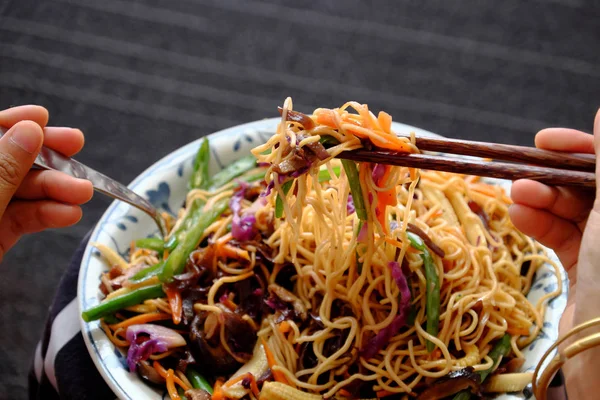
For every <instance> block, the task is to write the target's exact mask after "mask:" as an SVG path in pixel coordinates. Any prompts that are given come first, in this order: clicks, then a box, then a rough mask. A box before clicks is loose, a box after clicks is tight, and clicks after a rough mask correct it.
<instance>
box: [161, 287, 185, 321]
mask: <svg viewBox="0 0 600 400" xmlns="http://www.w3.org/2000/svg"><path fill="white" fill-rule="evenodd" d="M165 293H166V294H167V299H169V306H171V314H172V315H173V323H174V324H175V325H179V323H180V322H181V315H182V313H183V301H182V300H181V293H179V291H178V290H173V289H169V288H167V289H166V290H165Z"/></svg>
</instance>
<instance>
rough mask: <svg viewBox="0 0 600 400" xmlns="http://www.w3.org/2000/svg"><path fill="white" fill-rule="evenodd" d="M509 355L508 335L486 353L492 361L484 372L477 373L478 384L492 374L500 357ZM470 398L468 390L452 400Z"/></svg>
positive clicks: (466, 399) (459, 393) (467, 399)
mask: <svg viewBox="0 0 600 400" xmlns="http://www.w3.org/2000/svg"><path fill="white" fill-rule="evenodd" d="M508 353H510V335H509V334H506V335H504V336H502V337H501V338H500V340H498V341H497V342H496V344H495V345H494V347H493V348H492V350H491V351H490V352H489V353H488V356H490V358H491V359H492V361H493V364H492V367H491V368H489V369H486V370H485V371H481V372H479V376H480V377H481V379H480V382H479V383H483V381H485V378H487V377H488V375H489V374H491V373H492V371H493V369H494V367H496V364H498V360H499V359H500V356H502V357H506V356H507V355H508ZM470 398H471V392H470V391H469V390H468V389H465V390H463V391H460V392H458V393H457V394H456V395H455V396H454V398H453V399H452V400H469V399H470Z"/></svg>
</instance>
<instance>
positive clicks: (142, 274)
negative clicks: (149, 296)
mask: <svg viewBox="0 0 600 400" xmlns="http://www.w3.org/2000/svg"><path fill="white" fill-rule="evenodd" d="M164 264H165V262H164V261H161V262H159V263H158V264H154V265H153V266H151V267H148V268H144V269H143V270H141V271H139V272H138V273H136V274H135V275H133V276H132V277H131V278H129V281H130V282H131V283H139V282H142V281H145V280H146V279H150V278H152V277H153V276H157V275H158V274H159V273H160V272H161V271H162V269H163V266H164Z"/></svg>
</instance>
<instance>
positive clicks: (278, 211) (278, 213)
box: [275, 180, 294, 218]
mask: <svg viewBox="0 0 600 400" xmlns="http://www.w3.org/2000/svg"><path fill="white" fill-rule="evenodd" d="M293 183H294V181H293V180H291V181H287V182H285V183H284V184H283V185H281V190H283V194H288V192H289V191H290V189H291V188H292V184H293ZM281 217H283V199H282V198H281V197H280V196H279V194H277V198H276V199H275V218H281Z"/></svg>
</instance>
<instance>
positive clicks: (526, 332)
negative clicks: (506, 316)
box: [506, 326, 530, 336]
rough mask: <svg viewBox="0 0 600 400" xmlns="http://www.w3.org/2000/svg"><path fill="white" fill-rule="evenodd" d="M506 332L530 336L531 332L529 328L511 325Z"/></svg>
mask: <svg viewBox="0 0 600 400" xmlns="http://www.w3.org/2000/svg"><path fill="white" fill-rule="evenodd" d="M506 333H510V334H511V335H519V336H528V335H529V333H530V332H529V329H528V328H524V327H520V326H509V327H508V329H506Z"/></svg>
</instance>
